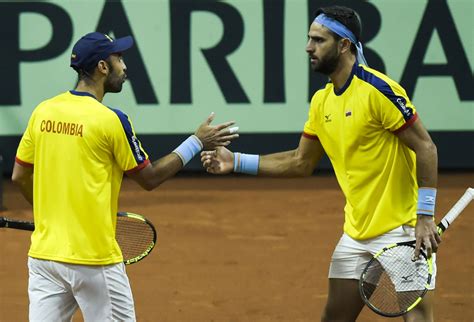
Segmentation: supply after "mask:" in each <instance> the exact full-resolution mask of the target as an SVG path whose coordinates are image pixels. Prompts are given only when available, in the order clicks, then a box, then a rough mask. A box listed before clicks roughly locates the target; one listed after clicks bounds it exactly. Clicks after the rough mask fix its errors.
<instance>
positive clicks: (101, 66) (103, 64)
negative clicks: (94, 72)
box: [97, 60, 110, 75]
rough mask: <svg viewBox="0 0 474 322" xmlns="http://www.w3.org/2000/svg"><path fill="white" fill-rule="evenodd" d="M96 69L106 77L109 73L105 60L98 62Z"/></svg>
mask: <svg viewBox="0 0 474 322" xmlns="http://www.w3.org/2000/svg"><path fill="white" fill-rule="evenodd" d="M97 69H98V70H99V72H100V73H102V74H104V75H107V74H108V73H109V72H110V66H109V64H108V63H107V62H106V61H105V60H100V61H99V62H98V63H97Z"/></svg>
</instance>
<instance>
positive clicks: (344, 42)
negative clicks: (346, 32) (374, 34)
mask: <svg viewBox="0 0 474 322" xmlns="http://www.w3.org/2000/svg"><path fill="white" fill-rule="evenodd" d="M351 44H352V43H351V41H350V40H349V39H347V38H343V39H341V41H340V42H339V46H341V53H345V52H346V51H350V50H351Z"/></svg>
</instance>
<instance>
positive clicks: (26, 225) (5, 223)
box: [0, 217, 35, 231]
mask: <svg viewBox="0 0 474 322" xmlns="http://www.w3.org/2000/svg"><path fill="white" fill-rule="evenodd" d="M0 227H5V228H12V229H20V230H29V231H33V230H35V224H34V223H32V222H30V221H20V220H10V219H8V218H5V217H0Z"/></svg>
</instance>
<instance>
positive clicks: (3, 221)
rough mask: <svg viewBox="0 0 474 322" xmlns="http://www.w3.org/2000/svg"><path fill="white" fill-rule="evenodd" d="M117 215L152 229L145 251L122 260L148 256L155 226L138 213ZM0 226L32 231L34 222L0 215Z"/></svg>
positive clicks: (139, 259) (155, 234) (151, 246)
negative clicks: (144, 224)
mask: <svg viewBox="0 0 474 322" xmlns="http://www.w3.org/2000/svg"><path fill="white" fill-rule="evenodd" d="M117 217H130V218H134V219H137V220H141V221H143V222H145V223H146V224H147V225H148V226H150V227H151V229H152V230H153V242H152V243H151V244H150V245H148V247H147V249H145V251H144V252H143V253H141V254H140V255H139V256H135V257H133V258H129V259H125V258H124V260H123V262H124V264H125V265H130V264H134V263H137V262H139V261H141V260H142V259H143V258H145V257H146V256H148V255H149V254H150V252H151V251H152V250H153V248H154V247H155V245H156V236H157V233H156V229H155V226H153V224H152V223H151V221H149V220H148V219H146V218H145V217H143V216H141V215H138V214H134V213H131V212H118V213H117ZM0 228H11V229H20V230H27V231H34V230H35V224H34V222H31V221H22V220H16V219H10V218H6V217H0Z"/></svg>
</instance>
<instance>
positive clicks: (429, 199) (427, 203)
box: [416, 188, 436, 216]
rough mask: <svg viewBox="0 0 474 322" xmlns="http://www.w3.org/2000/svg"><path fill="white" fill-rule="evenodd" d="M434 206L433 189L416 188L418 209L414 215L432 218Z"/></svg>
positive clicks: (434, 193) (434, 195) (434, 194)
mask: <svg viewBox="0 0 474 322" xmlns="http://www.w3.org/2000/svg"><path fill="white" fill-rule="evenodd" d="M435 204H436V189H435V188H418V207H417V208H418V209H417V210H416V213H417V214H419V215H425V216H434V213H435Z"/></svg>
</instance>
